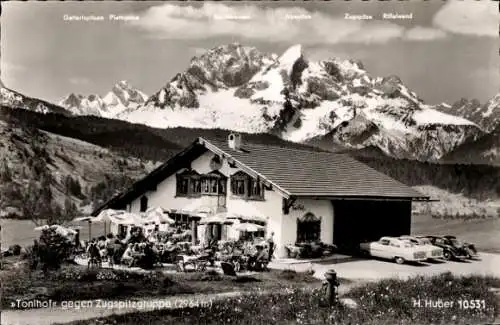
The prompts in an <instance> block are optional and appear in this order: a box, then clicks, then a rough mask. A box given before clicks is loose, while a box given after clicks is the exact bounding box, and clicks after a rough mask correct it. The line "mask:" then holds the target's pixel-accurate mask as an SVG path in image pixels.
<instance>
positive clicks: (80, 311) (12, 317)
mask: <svg viewBox="0 0 500 325" xmlns="http://www.w3.org/2000/svg"><path fill="white" fill-rule="evenodd" d="M351 287H352V285H351V284H349V285H341V286H340V288H339V293H340V294H343V293H345V292H347V291H348V290H349V289H350V288H351ZM244 294H248V293H245V292H239V291H233V292H226V293H214V294H194V295H193V294H191V295H179V296H175V297H172V296H168V297H164V298H146V299H134V298H130V299H129V300H125V299H121V300H119V301H109V300H98V299H96V300H84V301H74V302H72V303H73V304H74V306H72V307H70V308H68V306H65V307H63V306H62V305H61V304H57V305H56V306H53V307H49V308H38V309H27V310H6V311H2V314H1V324H2V325H51V324H54V323H60V324H63V323H69V322H72V321H76V320H85V319H91V318H97V317H107V316H111V315H113V314H116V315H119V314H129V313H134V312H137V311H144V312H146V311H152V310H158V309H177V308H185V307H189V305H190V304H191V306H205V307H210V306H211V304H213V303H216V302H219V301H222V300H224V299H227V298H231V297H238V296H241V295H244ZM261 294H266V292H265V291H262V292H261ZM118 302H120V303H122V304H126V305H122V306H118V305H116V304H117V303H118ZM76 304H78V305H80V306H82V307H80V308H75V305H76Z"/></svg>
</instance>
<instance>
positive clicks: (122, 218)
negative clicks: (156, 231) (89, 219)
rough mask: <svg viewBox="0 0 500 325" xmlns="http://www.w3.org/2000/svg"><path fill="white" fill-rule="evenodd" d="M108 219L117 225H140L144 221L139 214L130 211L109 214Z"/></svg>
mask: <svg viewBox="0 0 500 325" xmlns="http://www.w3.org/2000/svg"><path fill="white" fill-rule="evenodd" d="M109 221H111V222H113V223H116V224H119V225H142V224H144V222H145V220H144V219H142V218H141V217H140V216H139V215H137V214H134V213H130V212H124V213H121V214H118V215H114V216H110V217H109Z"/></svg>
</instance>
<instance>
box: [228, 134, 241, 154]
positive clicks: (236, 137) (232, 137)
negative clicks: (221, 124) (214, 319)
mask: <svg viewBox="0 0 500 325" xmlns="http://www.w3.org/2000/svg"><path fill="white" fill-rule="evenodd" d="M227 145H228V146H229V148H230V149H232V150H240V149H241V134H239V133H230V134H229V135H228V136H227Z"/></svg>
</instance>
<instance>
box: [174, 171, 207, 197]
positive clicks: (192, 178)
mask: <svg viewBox="0 0 500 325" xmlns="http://www.w3.org/2000/svg"><path fill="white" fill-rule="evenodd" d="M176 185H177V186H176V188H177V193H176V195H177V196H188V195H196V194H199V193H200V192H201V186H200V175H199V174H198V173H197V172H196V171H194V170H185V171H183V172H181V173H179V174H177V183H176Z"/></svg>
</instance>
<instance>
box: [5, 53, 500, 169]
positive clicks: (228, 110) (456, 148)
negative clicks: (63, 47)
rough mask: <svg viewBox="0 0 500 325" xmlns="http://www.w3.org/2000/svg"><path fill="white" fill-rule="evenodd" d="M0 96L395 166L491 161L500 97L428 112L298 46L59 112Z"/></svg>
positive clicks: (123, 87) (123, 88)
mask: <svg viewBox="0 0 500 325" xmlns="http://www.w3.org/2000/svg"><path fill="white" fill-rule="evenodd" d="M0 95H1V96H0V100H1V103H2V104H7V105H10V106H13V107H20V108H26V109H29V110H32V111H37V112H42V113H44V112H55V113H63V114H68V115H95V116H99V117H106V118H114V119H120V120H123V121H128V122H132V123H140V124H144V125H148V126H151V127H157V128H172V127H187V128H205V129H217V128H218V129H231V130H235V131H239V132H246V133H270V134H274V135H277V136H279V137H280V138H282V139H284V140H289V141H293V142H298V143H321V144H322V146H323V147H326V148H329V149H335V150H344V151H346V150H347V151H356V152H360V151H365V152H368V151H369V152H376V153H377V154H382V155H386V156H389V157H393V158H397V159H410V160H419V161H428V162H450V163H455V162H467V163H481V164H500V156H499V151H500V150H499V148H500V144H499V142H500V141H499V140H498V135H499V134H500V133H499V131H498V122H497V121H499V120H500V119H499V118H498V117H499V115H500V108H499V102H500V94H499V95H496V96H495V97H494V98H492V99H491V100H490V101H489V102H487V103H485V104H484V105H481V104H480V103H479V102H478V101H477V100H466V99H462V100H459V101H458V102H456V103H454V104H452V105H449V104H447V103H442V104H438V105H430V104H426V103H424V101H423V100H422V99H421V98H419V97H418V95H417V94H416V93H415V92H413V91H412V90H410V89H409V88H408V87H407V86H406V85H405V84H404V83H403V81H402V80H401V79H400V78H399V77H397V76H395V75H392V76H386V77H376V76H372V75H370V74H369V73H368V72H367V71H366V70H365V69H364V67H363V64H362V63H361V62H360V61H356V60H342V59H338V58H331V59H327V60H322V61H318V62H315V61H311V60H309V59H308V58H307V55H306V54H305V53H304V51H303V49H302V46H300V45H294V46H292V47H290V48H289V49H288V50H286V51H285V52H284V53H283V54H282V55H276V54H272V53H262V52H260V51H259V50H257V49H256V48H253V47H246V46H242V45H240V44H229V45H222V46H218V47H215V48H213V49H211V50H208V51H206V52H205V53H204V54H201V55H199V56H196V57H193V58H192V59H191V62H190V64H189V65H188V66H187V67H186V69H185V70H184V71H181V72H179V73H178V74H176V75H175V76H174V77H173V78H172V79H171V80H170V81H169V82H167V83H166V84H165V85H164V86H163V87H161V88H159V89H158V90H157V91H156V92H154V93H153V94H151V96H149V97H148V96H147V95H145V94H144V93H143V92H141V91H140V90H138V89H136V88H134V87H132V86H130V85H129V84H128V83H127V82H126V81H120V82H118V83H117V84H116V85H115V86H114V87H113V88H112V90H111V91H110V92H108V93H107V94H106V95H104V96H103V97H101V96H99V95H89V96H83V95H76V94H70V95H68V96H67V97H65V98H64V99H63V100H61V101H60V103H59V105H53V104H50V105H47V103H46V102H43V101H39V102H40V103H41V104H40V105H34V102H33V99H29V97H26V96H22V95H21V94H19V93H16V92H14V91H12V90H10V89H7V88H5V87H2V88H1V93H0ZM25 102H26V103H25ZM13 103H14V104H13ZM28 103H29V104H28Z"/></svg>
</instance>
